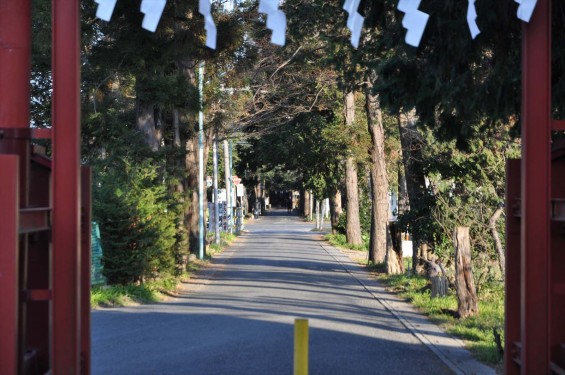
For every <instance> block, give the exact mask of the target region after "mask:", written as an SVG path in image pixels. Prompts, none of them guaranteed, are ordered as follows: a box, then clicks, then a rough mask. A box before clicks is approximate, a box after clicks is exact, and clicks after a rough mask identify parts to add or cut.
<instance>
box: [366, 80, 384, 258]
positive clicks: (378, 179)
mask: <svg viewBox="0 0 565 375" xmlns="http://www.w3.org/2000/svg"><path fill="white" fill-rule="evenodd" d="M371 89H372V85H371V84H368V85H367V88H366V90H365V112H366V113H367V126H368V129H369V134H370V135H371V149H370V155H371V163H370V171H371V173H370V176H371V202H372V209H371V240H370V244H369V261H370V262H373V263H382V262H384V260H385V257H386V256H387V224H388V216H389V201H388V180H387V171H386V160H385V158H386V155H385V136H384V130H383V119H382V112H381V106H380V101H379V96H378V94H373V93H372V92H371Z"/></svg>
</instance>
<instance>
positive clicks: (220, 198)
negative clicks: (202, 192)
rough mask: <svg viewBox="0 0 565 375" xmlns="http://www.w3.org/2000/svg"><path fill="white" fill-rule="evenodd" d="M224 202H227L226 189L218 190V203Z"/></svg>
mask: <svg viewBox="0 0 565 375" xmlns="http://www.w3.org/2000/svg"><path fill="white" fill-rule="evenodd" d="M226 201H227V195H226V189H218V202H226Z"/></svg>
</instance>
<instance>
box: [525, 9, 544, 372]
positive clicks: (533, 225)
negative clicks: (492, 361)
mask: <svg viewBox="0 0 565 375" xmlns="http://www.w3.org/2000/svg"><path fill="white" fill-rule="evenodd" d="M550 5H551V1H550V0H538V2H537V6H536V9H535V12H534V14H533V16H532V19H531V21H530V23H524V25H523V38H522V41H523V42H522V192H521V194H522V227H521V301H522V306H521V322H520V327H521V328H520V331H521V341H522V350H521V373H522V374H547V373H549V355H550V351H549V342H548V341H549V329H548V328H549V327H548V318H549V306H550V294H549V258H550V257H549V255H550V219H551V217H550V215H551V211H550V204H551V202H550V200H551V195H550V192H551V148H550V140H551V10H550V8H551V6H550Z"/></svg>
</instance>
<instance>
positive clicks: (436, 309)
mask: <svg viewBox="0 0 565 375" xmlns="http://www.w3.org/2000/svg"><path fill="white" fill-rule="evenodd" d="M381 269H382V267H381ZM377 275H378V276H377V277H378V279H379V280H381V281H382V282H383V283H384V284H385V285H387V286H388V288H389V289H390V290H392V291H394V292H395V293H397V294H398V295H399V296H400V297H401V298H403V299H405V300H407V301H409V302H410V303H412V304H413V305H414V306H415V307H416V308H417V309H418V310H419V311H421V312H423V313H424V314H426V315H427V316H429V317H430V318H431V319H432V320H433V321H434V322H436V323H438V324H439V325H440V326H441V327H442V328H443V329H444V330H445V331H446V332H447V333H449V334H452V335H453V336H455V337H458V338H460V339H462V340H463V341H464V342H465V343H466V346H467V347H468V348H469V350H471V352H472V353H473V354H474V355H475V357H476V358H477V359H479V360H480V361H484V362H486V363H489V364H491V365H499V364H500V363H501V360H502V353H503V348H502V343H503V342H504V289H503V288H502V286H501V285H489V286H484V287H483V288H482V289H481V290H480V291H478V293H477V294H478V299H479V313H478V314H477V315H475V316H473V317H469V318H465V319H458V318H457V316H456V315H457V298H456V296H455V293H454V289H453V288H450V290H449V292H448V294H447V296H445V297H439V298H431V286H430V281H429V279H428V278H427V277H424V276H412V275H386V274H385V273H382V272H381V273H377Z"/></svg>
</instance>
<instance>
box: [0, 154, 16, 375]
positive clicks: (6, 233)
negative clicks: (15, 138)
mask: <svg viewBox="0 0 565 375" xmlns="http://www.w3.org/2000/svg"><path fill="white" fill-rule="evenodd" d="M18 169H19V166H18V157H17V156H16V155H0V181H2V183H1V184H0V222H1V223H2V224H1V225H0V296H1V298H2V303H0V332H1V334H0V374H17V373H18V362H19V354H18V346H19V344H18V343H19V340H18V325H19V324H18V304H19V297H20V296H19V293H18V290H19V288H18V284H19V272H18V271H19V267H18V261H19V241H18V222H19V207H18V206H19V200H18V195H19V183H18Z"/></svg>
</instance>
